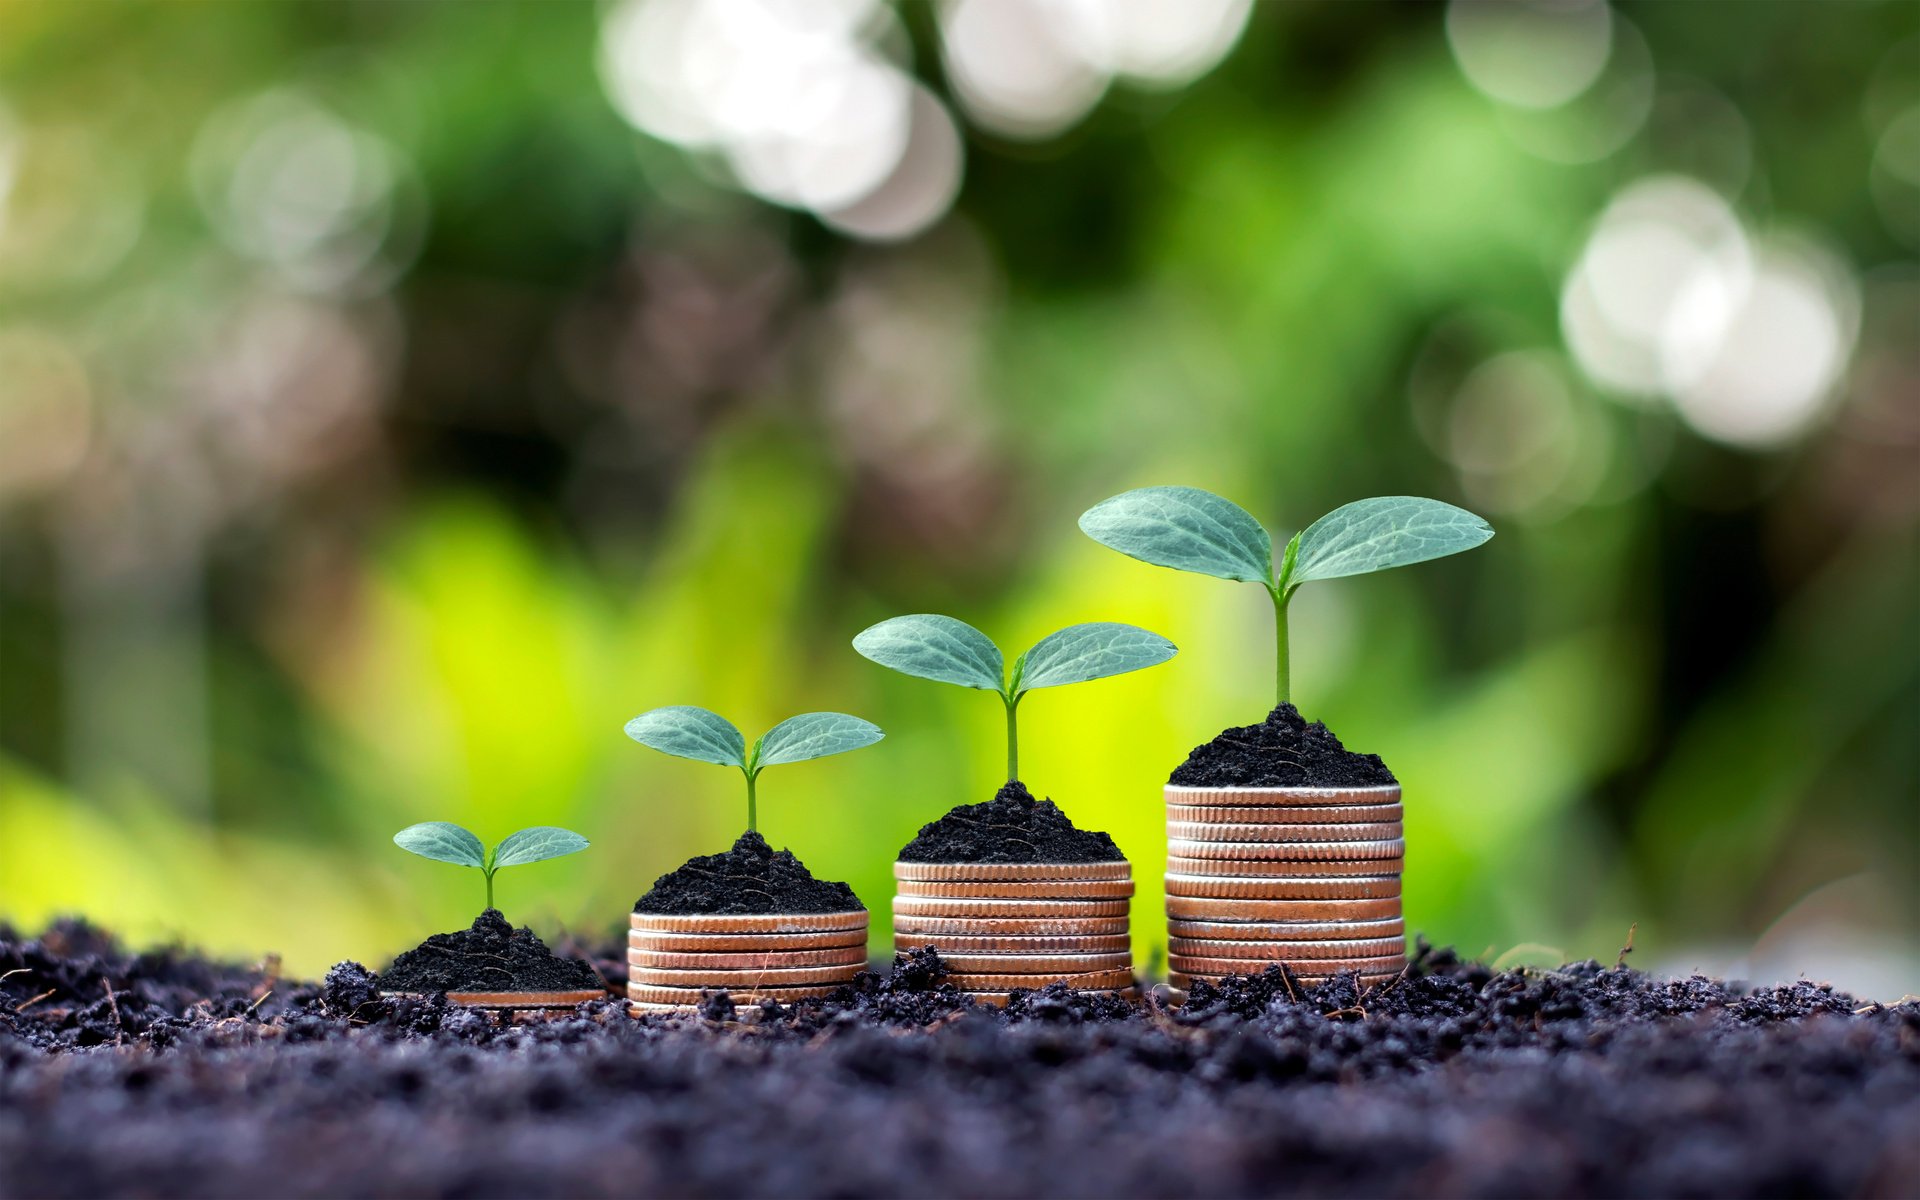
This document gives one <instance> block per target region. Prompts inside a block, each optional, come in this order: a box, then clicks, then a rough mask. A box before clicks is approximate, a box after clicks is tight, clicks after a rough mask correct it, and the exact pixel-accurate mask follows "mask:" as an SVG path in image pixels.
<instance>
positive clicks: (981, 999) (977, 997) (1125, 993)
mask: <svg viewBox="0 0 1920 1200" xmlns="http://www.w3.org/2000/svg"><path fill="white" fill-rule="evenodd" d="M1028 990H1032V989H1028ZM1100 990H1103V991H1111V992H1113V993H1114V994H1115V995H1117V996H1119V997H1120V998H1121V999H1122V1000H1133V1001H1138V1000H1139V999H1140V989H1139V988H1134V987H1125V988H1103V989H1100ZM967 995H969V996H972V997H973V999H974V1001H975V1002H976V1003H978V1004H988V1005H992V1006H993V1007H995V1008H1005V1007H1006V1006H1007V1005H1008V1004H1009V1003H1010V1002H1011V1001H1012V1000H1013V993H1012V992H968V993H967Z"/></svg>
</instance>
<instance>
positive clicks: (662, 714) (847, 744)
mask: <svg viewBox="0 0 1920 1200" xmlns="http://www.w3.org/2000/svg"><path fill="white" fill-rule="evenodd" d="M627 736H628V737H630V738H632V739H633V740H634V741H636V742H639V743H640V744H641V745H643V746H650V747H652V748H653V749H655V750H658V751H660V752H661V753H662V754H671V755H673V756H675V757H676V758H690V759H693V760H694V761H696V762H708V763H718V764H719V765H720V766H723V767H739V768H740V769H741V770H742V771H745V772H746V773H747V774H748V775H758V774H759V773H760V772H761V770H763V769H764V768H766V767H777V766H779V765H781V764H782V763H797V762H806V761H807V760H808V759H813V758H825V757H827V756H828V755H830V754H844V753H846V752H847V751H849V750H858V749H860V748H861V747H863V746H871V745H873V744H874V743H875V742H877V741H879V740H880V739H881V738H883V737H885V736H886V734H884V733H882V732H881V731H880V727H879V726H878V725H875V724H873V723H872V722H869V721H862V720H861V719H860V718H859V717H854V716H848V715H847V714H846V713H834V712H817V713H801V714H800V715H799V716H797V717H788V718H787V719H786V720H784V721H782V722H780V723H779V724H778V725H775V726H774V727H773V728H772V729H769V730H767V732H766V733H764V734H762V735H761V736H760V737H759V739H758V740H757V741H755V742H754V743H753V746H752V748H751V749H749V748H748V746H747V739H746V738H745V737H744V736H742V735H741V733H740V731H739V730H738V729H736V728H735V727H734V725H733V722H731V721H729V720H727V719H726V718H725V717H723V716H721V715H720V714H719V713H716V712H709V711H708V710H706V709H704V708H695V707H694V706H692V705H690V704H676V705H671V706H669V707H667V708H656V709H653V710H652V711H650V712H643V713H641V714H640V715H639V716H637V717H635V718H634V719H633V720H631V721H628V722H627Z"/></svg>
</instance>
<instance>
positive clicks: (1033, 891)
mask: <svg viewBox="0 0 1920 1200" xmlns="http://www.w3.org/2000/svg"><path fill="white" fill-rule="evenodd" d="M898 888H899V893H900V895H902V896H950V897H951V896H961V897H966V896H979V897H985V898H986V899H989V900H1125V899H1126V898H1127V897H1128V896H1131V895H1133V880H1131V879H1052V880H1048V879H1013V880H1006V881H1004V882H1000V883H948V882H928V881H923V880H913V879H902V880H900V881H899V883H898Z"/></svg>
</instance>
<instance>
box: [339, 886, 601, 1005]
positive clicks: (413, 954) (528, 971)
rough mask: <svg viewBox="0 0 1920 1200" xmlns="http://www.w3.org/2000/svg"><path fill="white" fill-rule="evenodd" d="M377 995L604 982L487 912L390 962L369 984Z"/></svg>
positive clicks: (552, 988) (577, 987)
mask: <svg viewBox="0 0 1920 1200" xmlns="http://www.w3.org/2000/svg"><path fill="white" fill-rule="evenodd" d="M375 986H376V987H378V988H379V989H380V990H381V991H383V992H420V993H423V994H427V995H431V994H432V993H434V992H580V991H586V990H588V989H592V990H595V991H599V990H603V989H605V987H606V986H607V984H606V981H605V980H604V979H601V978H600V976H599V975H597V974H595V973H594V970H593V967H592V966H590V965H588V964H587V963H585V962H583V961H582V960H580V959H577V958H561V957H560V956H559V955H557V954H555V953H554V952H553V951H551V950H549V949H547V944H546V943H545V942H543V941H541V940H540V939H539V937H538V936H536V935H535V934H534V932H533V930H531V929H528V928H527V927H526V926H524V925H522V926H521V927H520V928H518V929H515V928H514V927H513V926H512V925H510V924H508V923H507V919H506V918H505V917H504V916H501V915H500V910H499V909H496V908H489V909H487V910H486V911H485V912H483V913H481V914H480V915H479V916H477V917H475V918H474V919H473V926H472V928H470V929H462V930H460V931H458V932H457V933H436V934H434V935H433V936H432V937H430V938H428V939H427V940H426V941H424V942H421V943H420V944H419V945H418V946H416V947H414V948H413V949H411V950H408V951H406V952H405V953H403V954H401V955H400V956H399V957H397V958H395V959H394V960H393V965H392V966H390V967H388V968H387V969H386V970H384V971H382V972H380V974H379V976H378V980H377V982H376V983H375Z"/></svg>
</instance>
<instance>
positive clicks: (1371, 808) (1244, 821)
mask: <svg viewBox="0 0 1920 1200" xmlns="http://www.w3.org/2000/svg"><path fill="white" fill-rule="evenodd" d="M1402 811H1403V810H1402V809H1401V807H1400V806H1399V805H1398V804H1344V805H1340V804H1336V805H1317V806H1311V807H1305V806H1295V807H1279V806H1274V807H1269V808H1224V807H1223V808H1203V807H1201V806H1200V805H1197V804H1170V805H1168V806H1167V820H1169V821H1201V822H1205V823H1209V824H1224V825H1367V824H1373V823H1376V822H1382V821H1388V822H1391V821H1398V820H1399V819H1400V817H1401V813H1402Z"/></svg>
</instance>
